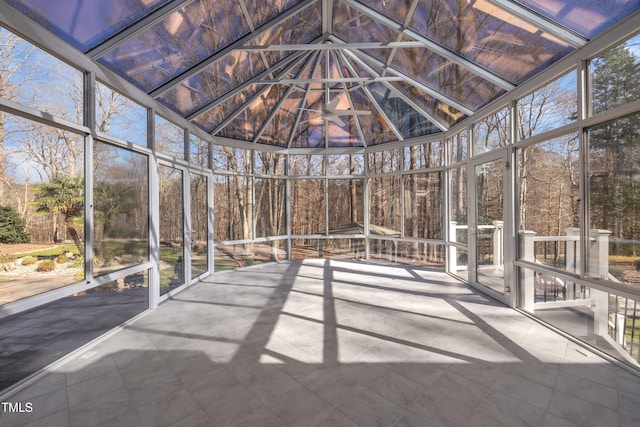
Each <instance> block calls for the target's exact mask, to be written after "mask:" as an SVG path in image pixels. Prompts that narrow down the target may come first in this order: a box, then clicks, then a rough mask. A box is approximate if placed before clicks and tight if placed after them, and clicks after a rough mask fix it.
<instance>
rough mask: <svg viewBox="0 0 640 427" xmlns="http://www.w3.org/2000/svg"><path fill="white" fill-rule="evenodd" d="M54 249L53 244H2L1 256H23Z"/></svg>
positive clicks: (0, 245)
mask: <svg viewBox="0 0 640 427" xmlns="http://www.w3.org/2000/svg"><path fill="white" fill-rule="evenodd" d="M54 247H56V245H55V244H53V243H11V244H8V243H0V254H21V253H24V252H35V251H40V250H42V249H48V248H54Z"/></svg>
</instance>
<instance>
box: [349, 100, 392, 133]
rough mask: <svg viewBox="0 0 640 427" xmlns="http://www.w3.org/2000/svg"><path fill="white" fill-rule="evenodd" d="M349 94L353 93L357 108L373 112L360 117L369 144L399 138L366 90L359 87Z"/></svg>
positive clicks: (354, 104)
mask: <svg viewBox="0 0 640 427" xmlns="http://www.w3.org/2000/svg"><path fill="white" fill-rule="evenodd" d="M349 95H351V100H352V101H353V107H354V108H355V109H356V110H369V111H371V112H372V113H371V115H368V116H360V117H358V120H359V121H360V125H361V126H362V133H363V134H364V138H365V143H366V144H367V145H377V144H382V143H385V142H391V141H396V140H397V139H398V138H397V137H396V134H395V133H394V132H393V130H392V129H391V127H390V126H389V124H388V123H387V122H386V121H385V119H384V117H383V116H382V114H380V112H379V111H378V110H377V109H376V107H375V106H374V105H373V103H372V102H371V100H370V98H369V97H368V96H367V95H366V94H365V92H364V90H362V89H360V88H358V89H355V90H353V91H351V92H349Z"/></svg>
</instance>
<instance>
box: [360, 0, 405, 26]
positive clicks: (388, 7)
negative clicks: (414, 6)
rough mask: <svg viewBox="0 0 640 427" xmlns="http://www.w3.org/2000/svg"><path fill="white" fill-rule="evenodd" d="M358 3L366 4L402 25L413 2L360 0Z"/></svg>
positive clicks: (401, 0) (402, 0)
mask: <svg viewBox="0 0 640 427" xmlns="http://www.w3.org/2000/svg"><path fill="white" fill-rule="evenodd" d="M360 3H363V4H366V5H367V6H369V7H371V8H372V9H375V10H377V11H378V12H382V13H383V14H385V15H386V16H388V17H390V18H393V19H394V20H396V21H397V22H399V23H400V24H402V23H404V21H405V19H407V15H408V14H409V9H410V8H411V3H413V0H360Z"/></svg>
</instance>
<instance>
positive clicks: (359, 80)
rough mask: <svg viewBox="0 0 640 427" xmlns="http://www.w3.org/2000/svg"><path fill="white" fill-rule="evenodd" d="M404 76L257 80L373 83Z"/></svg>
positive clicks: (396, 80)
mask: <svg viewBox="0 0 640 427" xmlns="http://www.w3.org/2000/svg"><path fill="white" fill-rule="evenodd" d="M403 80H404V79H403V78H402V77H346V78H338V77H331V78H326V79H280V80H262V81H259V82H256V84H259V85H275V84H283V85H294V84H313V83H323V84H326V83H329V84H331V83H336V84H337V83H373V82H399V81H403Z"/></svg>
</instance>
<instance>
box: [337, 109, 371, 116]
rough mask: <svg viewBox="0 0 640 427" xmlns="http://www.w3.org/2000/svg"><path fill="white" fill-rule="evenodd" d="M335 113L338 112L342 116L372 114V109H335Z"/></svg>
mask: <svg viewBox="0 0 640 427" xmlns="http://www.w3.org/2000/svg"><path fill="white" fill-rule="evenodd" d="M333 113H334V114H338V115H340V116H368V115H369V114H371V111H367V110H335V111H334V112H333Z"/></svg>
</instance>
